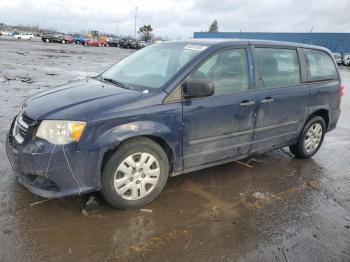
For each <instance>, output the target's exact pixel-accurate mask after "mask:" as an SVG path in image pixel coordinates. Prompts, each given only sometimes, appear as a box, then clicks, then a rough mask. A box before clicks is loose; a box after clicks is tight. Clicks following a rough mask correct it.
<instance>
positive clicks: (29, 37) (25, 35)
mask: <svg viewBox="0 0 350 262" xmlns="http://www.w3.org/2000/svg"><path fill="white" fill-rule="evenodd" d="M14 37H15V38H16V39H24V40H33V39H34V35H33V34H32V33H20V34H18V35H14Z"/></svg>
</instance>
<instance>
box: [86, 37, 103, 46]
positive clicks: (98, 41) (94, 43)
mask: <svg viewBox="0 0 350 262" xmlns="http://www.w3.org/2000/svg"><path fill="white" fill-rule="evenodd" d="M86 45H90V46H108V43H107V41H106V40H105V39H97V38H90V39H88V40H87V41H86Z"/></svg>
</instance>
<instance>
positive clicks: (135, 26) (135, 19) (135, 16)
mask: <svg viewBox="0 0 350 262" xmlns="http://www.w3.org/2000/svg"><path fill="white" fill-rule="evenodd" d="M137 9H138V7H137V6H135V26H134V39H136V20H137Z"/></svg>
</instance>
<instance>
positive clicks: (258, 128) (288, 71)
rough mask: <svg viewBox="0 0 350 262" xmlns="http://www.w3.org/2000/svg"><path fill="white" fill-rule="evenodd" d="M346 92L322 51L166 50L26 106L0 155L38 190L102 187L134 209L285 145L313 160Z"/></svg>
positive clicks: (268, 44) (244, 43) (286, 47)
mask: <svg viewBox="0 0 350 262" xmlns="http://www.w3.org/2000/svg"><path fill="white" fill-rule="evenodd" d="M343 93H344V87H343V86H342V85H341V80H340V76H339V72H338V69H337V66H336V62H335V60H334V58H333V56H332V54H331V53H330V51H329V50H328V49H325V48H322V47H318V46H311V45H303V44H296V43H286V42H273V41H258V40H252V41H250V40H208V39H197V40H196V39H194V40H189V41H173V42H166V43H161V44H156V45H150V46H148V47H145V48H144V49H142V50H140V51H138V52H135V53H133V54H132V55H130V56H129V57H127V58H125V59H124V60H122V61H121V62H119V63H117V64H116V65H114V66H112V67H110V68H109V69H107V70H106V71H105V72H103V73H101V74H100V75H98V76H96V77H91V78H88V79H85V80H79V81H74V82H70V83H67V84H64V85H61V86H59V87H57V88H54V89H50V90H47V91H44V92H41V93H38V94H36V95H34V96H32V97H30V98H28V99H27V100H25V101H24V102H23V104H22V105H21V107H20V112H19V113H18V115H17V116H16V117H15V118H14V120H13V122H12V125H11V128H10V131H9V133H8V136H7V143H6V151H7V155H8V158H9V160H10V162H11V165H12V166H13V168H14V169H15V170H17V172H14V173H15V174H16V176H17V178H18V180H19V182H20V183H21V184H22V185H24V186H25V187H26V188H28V189H29V190H30V191H31V192H33V193H34V194H37V195H40V196H43V197H47V198H53V197H64V196H69V195H81V194H84V193H88V192H92V191H101V193H102V195H103V197H104V198H105V199H106V201H107V202H108V203H109V204H110V205H112V206H113V207H117V208H129V207H140V206H144V205H146V204H147V203H149V202H150V201H152V200H154V199H155V198H156V197H157V196H158V195H159V194H160V192H161V191H162V189H163V188H164V186H165V184H166V182H167V179H168V177H169V176H175V175H178V174H182V173H188V172H191V171H194V170H199V169H203V168H206V167H210V166H214V165H219V164H223V163H227V162H230V161H234V160H238V159H243V158H246V157H248V156H250V155H252V154H258V153H264V152H267V151H271V150H274V149H277V148H282V147H285V146H289V148H290V151H291V152H292V153H293V154H294V155H295V156H296V157H298V158H304V159H306V158H310V157H312V156H313V155H314V154H315V153H316V152H317V151H318V150H319V148H320V146H321V144H322V142H323V139H324V136H325V134H326V132H328V131H330V130H332V129H334V128H335V127H336V124H337V121H338V118H339V114H340V101H341V97H342V96H343Z"/></svg>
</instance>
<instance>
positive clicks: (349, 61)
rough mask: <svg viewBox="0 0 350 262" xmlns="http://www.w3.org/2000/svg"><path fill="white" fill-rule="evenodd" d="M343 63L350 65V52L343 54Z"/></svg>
mask: <svg viewBox="0 0 350 262" xmlns="http://www.w3.org/2000/svg"><path fill="white" fill-rule="evenodd" d="M343 64H344V65H346V66H350V54H344V56H343Z"/></svg>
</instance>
